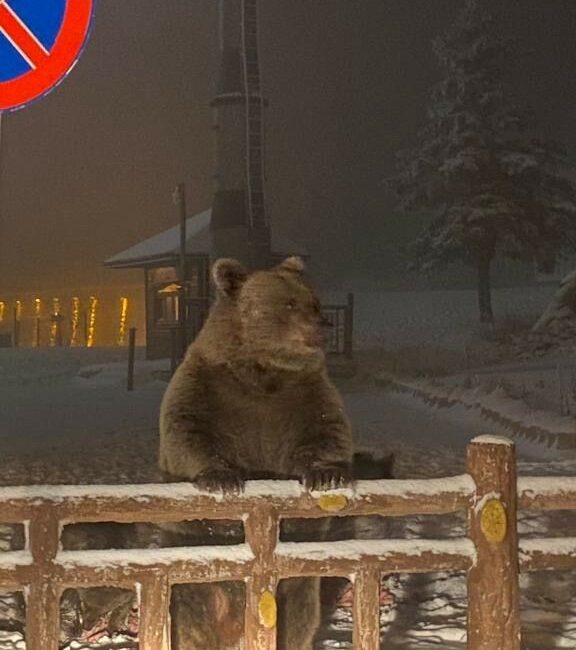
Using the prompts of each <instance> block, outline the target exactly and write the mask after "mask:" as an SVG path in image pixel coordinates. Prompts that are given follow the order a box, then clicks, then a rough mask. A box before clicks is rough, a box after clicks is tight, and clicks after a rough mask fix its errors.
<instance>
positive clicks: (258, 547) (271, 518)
mask: <svg viewBox="0 0 576 650" xmlns="http://www.w3.org/2000/svg"><path fill="white" fill-rule="evenodd" d="M244 530H245V532H246V541H247V542H248V544H249V545H250V547H251V549H252V552H253V553H254V555H255V557H256V564H255V565H254V566H255V569H254V573H253V575H252V576H251V577H250V579H249V580H247V581H246V618H245V632H244V634H245V638H246V645H245V647H246V650H276V635H277V632H276V630H277V625H276V623H277V609H276V587H277V586H278V576H277V573H276V571H275V568H274V549H275V548H276V543H277V541H278V533H279V518H278V513H277V512H276V511H275V510H274V508H270V507H266V506H264V507H262V508H257V509H254V510H253V511H252V512H251V513H250V515H249V516H248V519H247V520H246V522H245V524H244Z"/></svg>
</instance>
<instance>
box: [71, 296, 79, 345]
mask: <svg viewBox="0 0 576 650" xmlns="http://www.w3.org/2000/svg"><path fill="white" fill-rule="evenodd" d="M79 330H80V298H77V297H76V296H75V297H74V298H72V331H71V332H70V347H72V348H74V347H76V346H77V345H78V332H79Z"/></svg>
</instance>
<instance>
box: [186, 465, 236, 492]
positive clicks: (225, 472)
mask: <svg viewBox="0 0 576 650" xmlns="http://www.w3.org/2000/svg"><path fill="white" fill-rule="evenodd" d="M194 483H195V484H196V485H197V487H198V488H199V489H200V490H206V491H207V492H219V491H220V490H221V491H222V492H224V493H225V494H239V493H240V492H242V491H243V490H244V477H243V476H242V474H241V472H240V471H239V470H237V469H208V470H206V471H204V472H201V473H200V474H198V476H197V477H196V479H195V481H194Z"/></svg>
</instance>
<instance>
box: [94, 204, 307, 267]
mask: <svg viewBox="0 0 576 650" xmlns="http://www.w3.org/2000/svg"><path fill="white" fill-rule="evenodd" d="M211 216H212V210H211V209H209V210H204V212H200V213H198V214H195V215H194V216H192V217H188V218H187V219H186V252H187V253H188V254H189V255H194V254H198V255H207V254H208V253H209V251H210V231H209V225H210V217H211ZM179 251H180V226H179V225H176V226H173V227H172V228H168V230H164V231H163V232H161V233H158V234H157V235H154V236H153V237H149V238H148V239H145V240H144V241H141V242H139V243H138V244H135V245H134V246H132V247H130V248H127V249H126V250H124V251H122V252H121V253H117V254H116V255H113V256H112V257H109V258H108V259H107V260H106V261H105V262H104V264H105V265H106V266H110V267H114V268H122V267H125V268H127V267H140V266H145V265H146V264H147V263H149V262H154V261H159V260H164V259H169V258H173V257H175V256H177V255H178V253H179ZM272 251H273V252H274V253H282V254H288V255H303V256H306V255H308V252H307V251H306V249H305V248H304V247H303V246H301V245H299V244H296V243H294V242H293V241H291V240H290V239H288V238H287V237H285V236H284V235H282V234H281V233H278V232H277V230H276V229H275V230H274V231H273V232H272Z"/></svg>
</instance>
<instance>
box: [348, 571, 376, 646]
mask: <svg viewBox="0 0 576 650" xmlns="http://www.w3.org/2000/svg"><path fill="white" fill-rule="evenodd" d="M354 648H362V650H379V648H380V571H379V570H378V567H372V566H366V567H365V569H364V570H362V571H360V572H358V573H357V574H356V577H355V580H354Z"/></svg>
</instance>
